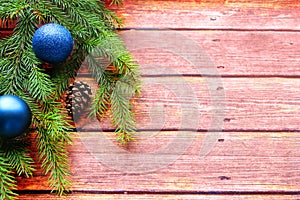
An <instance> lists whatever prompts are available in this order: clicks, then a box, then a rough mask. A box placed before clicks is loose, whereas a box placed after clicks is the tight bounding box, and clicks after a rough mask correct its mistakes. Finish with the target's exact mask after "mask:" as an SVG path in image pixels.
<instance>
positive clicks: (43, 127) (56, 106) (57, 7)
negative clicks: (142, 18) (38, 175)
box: [0, 0, 141, 199]
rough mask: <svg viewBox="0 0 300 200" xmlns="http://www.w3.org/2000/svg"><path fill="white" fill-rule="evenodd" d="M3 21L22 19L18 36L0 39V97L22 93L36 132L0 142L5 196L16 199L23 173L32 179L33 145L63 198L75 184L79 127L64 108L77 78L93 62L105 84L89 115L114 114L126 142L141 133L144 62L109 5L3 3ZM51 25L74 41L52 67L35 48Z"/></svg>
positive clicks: (41, 0)
mask: <svg viewBox="0 0 300 200" xmlns="http://www.w3.org/2000/svg"><path fill="white" fill-rule="evenodd" d="M122 2H123V1H122V0H112V1H111V3H112V4H118V5H121V4H122ZM0 20H1V21H3V22H5V21H7V20H14V21H16V22H17V23H16V27H15V28H14V31H13V34H12V35H11V36H10V37H7V38H4V39H1V40H0V81H1V84H0V94H1V95H3V94H14V95H18V96H20V97H21V98H23V99H24V100H25V101H26V102H27V104H28V105H29V106H30V109H31V111H32V127H31V130H35V131H31V133H30V134H29V133H28V134H24V135H23V136H20V137H18V138H16V139H12V140H9V141H6V140H2V139H0V190H1V191H0V192H1V194H0V199H14V198H15V197H16V194H15V193H14V192H13V190H14V189H16V183H15V178H14V177H15V176H16V175H24V176H25V177H30V176H32V175H33V171H34V161H33V159H32V158H31V156H30V153H29V152H30V150H29V149H32V147H31V145H32V144H36V149H37V151H38V157H39V161H40V162H41V163H42V165H41V166H42V168H43V170H44V173H45V174H48V175H49V181H50V186H51V188H52V189H53V190H55V191H57V193H58V194H60V195H61V194H63V193H64V192H66V191H68V190H69V189H70V184H71V183H70V180H69V178H68V177H69V176H70V171H69V162H68V151H67V149H66V147H67V146H68V145H70V144H71V142H72V139H71V130H72V126H71V125H70V124H71V122H70V120H69V117H68V115H67V110H66V109H65V108H64V107H63V105H62V104H61V103H60V101H61V99H62V96H63V94H64V93H65V91H66V90H67V88H68V86H69V83H70V80H72V79H74V78H75V77H76V75H77V71H78V69H79V68H80V67H81V66H82V65H83V63H86V64H87V65H88V69H89V70H90V72H91V74H92V75H93V77H94V78H95V80H96V81H97V83H98V85H99V88H98V90H97V91H96V94H95V96H94V100H93V103H92V105H91V110H90V114H91V116H94V117H97V118H98V119H100V118H101V117H103V116H104V115H106V114H110V116H111V120H112V124H113V125H114V126H115V127H116V131H115V132H116V134H117V136H118V137H117V139H118V140H119V141H120V143H122V144H125V143H127V142H129V141H131V140H133V135H134V133H135V121H134V117H133V114H132V111H131V108H132V102H131V98H132V96H133V95H137V94H139V92H140V89H141V88H140V86H141V82H140V74H139V69H138V65H137V64H136V62H135V60H134V59H133V58H132V57H131V55H130V54H129V52H128V51H127V49H126V47H125V46H124V44H123V42H122V40H121V39H120V38H119V36H118V35H117V34H116V33H115V32H114V31H115V29H116V28H117V27H119V26H121V25H122V20H121V19H120V18H118V17H117V16H116V15H115V13H114V12H112V11H110V10H108V9H107V8H106V7H105V2H104V1H99V0H74V1H69V0H38V1H37V0H0ZM49 22H53V23H58V24H61V25H63V26H65V27H66V28H67V29H69V31H70V32H71V34H72V36H73V39H74V49H73V53H72V55H71V56H70V57H69V58H68V60H67V61H66V62H63V63H59V64H56V65H55V66H53V68H52V69H51V70H47V69H45V68H44V67H43V66H44V65H45V63H43V62H41V61H40V60H39V59H37V58H36V57H35V55H34V52H33V50H32V45H31V40H32V36H33V34H34V32H35V30H36V29H37V28H38V27H39V26H40V25H41V24H45V23H49ZM84 61H86V62H84ZM109 110H111V111H110V112H108V111H109ZM28 138H31V139H32V138H34V141H33V142H28V141H31V140H30V139H28Z"/></svg>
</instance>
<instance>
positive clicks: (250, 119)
mask: <svg viewBox="0 0 300 200" xmlns="http://www.w3.org/2000/svg"><path fill="white" fill-rule="evenodd" d="M79 80H81V81H84V82H87V83H89V84H90V85H91V86H92V87H93V82H92V79H90V78H80V79H79ZM142 81H143V92H142V95H141V97H140V99H137V100H136V101H135V104H134V107H135V109H134V113H135V117H136V120H137V123H138V129H142V130H149V129H150V130H170V129H171V130H177V129H194V130H197V129H200V130H208V129H211V124H213V123H215V122H220V123H222V124H223V126H222V127H221V125H222V124H221V125H220V126H219V128H221V129H224V130H225V131H230V130H231V131H232V130H235V131H251V130H256V131H274V130H275V131H287V130H289V131H299V124H300V117H299V114H298V113H299V109H300V107H299V106H300V103H299V94H298V93H299V90H300V80H299V79H290V78H222V79H221V78H202V77H159V78H157V77H144V78H143V79H142ZM81 118H82V120H81V121H79V122H78V123H76V126H77V128H78V130H80V131H93V130H100V129H102V130H111V129H112V128H113V127H111V126H110V120H109V119H108V118H106V119H103V120H102V122H101V123H99V122H98V121H97V120H91V119H89V118H86V117H85V116H81Z"/></svg>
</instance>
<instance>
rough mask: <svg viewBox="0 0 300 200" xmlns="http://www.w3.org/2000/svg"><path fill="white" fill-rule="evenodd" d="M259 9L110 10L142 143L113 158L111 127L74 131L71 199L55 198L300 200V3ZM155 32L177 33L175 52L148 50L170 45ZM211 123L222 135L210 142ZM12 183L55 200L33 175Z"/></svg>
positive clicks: (167, 5)
mask: <svg viewBox="0 0 300 200" xmlns="http://www.w3.org/2000/svg"><path fill="white" fill-rule="evenodd" d="M259 2H260V1H250V0H239V1H225V0H217V1H213V2H212V1H206V0H205V1H192V0H185V1H179V0H172V1H171V0H170V1H169V0H168V1H157V0H154V1H142V0H135V1H134V0H125V3H124V7H121V8H116V7H114V8H113V9H115V11H116V12H117V13H118V15H119V16H121V17H123V18H124V19H125V21H124V22H125V27H123V28H122V29H121V32H120V34H121V36H122V37H123V38H124V40H125V43H126V45H127V46H128V48H129V49H130V51H131V52H132V53H133V55H134V56H135V58H136V59H137V60H138V62H139V64H140V65H141V72H142V75H143V83H144V86H143V93H142V95H141V98H140V99H137V100H135V111H134V112H135V115H136V119H137V122H138V128H139V130H140V132H139V133H138V135H137V136H136V137H137V142H136V143H132V144H130V145H129V146H127V147H120V146H118V145H117V143H116V142H115V141H114V140H115V137H114V136H113V133H112V132H110V131H111V130H112V127H111V126H110V123H109V120H108V119H104V120H103V121H102V122H101V123H98V122H95V121H92V120H89V119H83V120H81V122H79V123H78V124H77V126H78V128H79V130H80V131H81V132H78V133H76V134H75V135H74V145H73V146H72V147H70V152H71V153H70V162H71V172H72V182H73V193H72V194H70V195H69V196H67V197H65V198H62V199H300V197H299V195H300V190H299V188H300V171H299V166H300V152H299V151H298V149H299V148H300V135H299V131H300V130H299V122H300V118H299V114H300V113H299V106H300V104H299V95H298V92H299V89H300V81H299V75H300V68H299V64H300V57H299V55H300V54H299V53H300V52H299V47H300V43H299V39H300V34H299V31H300V30H299V28H300V26H299V22H300V20H299V17H300V12H299V3H298V1H297V0H279V1H274V0H267V1H264V3H263V4H262V3H259ZM133 29H134V30H133ZM161 29H169V30H168V32H169V33H171V34H175V36H176V37H175V38H174V44H175V45H174V46H171V47H170V46H169V47H167V48H163V47H164V45H163V44H165V43H168V42H170V41H172V38H170V39H168V38H167V37H165V38H163V39H162V40H158V41H157V40H156V42H155V40H154V39H155V38H156V37H158V36H167V35H163V34H164V33H166V32H160V31H161ZM164 31H166V30H164ZM174 31H175V33H174ZM159 34H162V35H159ZM178 34H179V35H180V36H178ZM132 36H139V37H136V38H135V39H134V40H132ZM177 36H178V37H177ZM151 45H152V46H151ZM178 45H181V48H182V49H184V50H186V49H188V47H189V45H193V47H195V48H196V50H197V51H193V49H191V50H187V52H183V54H181V53H182V52H180V51H178V50H176V48H174V47H177V46H178ZM197 52H198V53H199V54H201V55H202V56H203V55H204V57H201V55H200V58H199V54H196V53H197ZM197 59H198V60H197ZM191 60H192V61H194V62H191ZM195 62H196V64H195ZM199 68H200V71H199ZM79 80H83V81H87V82H89V83H90V84H91V85H92V86H93V83H92V82H91V79H90V78H89V77H84V76H83V77H80V78H79ZM178 91H179V92H178ZM180 91H181V92H180ZM223 108H224V109H223ZM213 121H219V122H220V124H219V125H220V126H222V129H223V131H222V132H219V131H218V132H213V131H209V130H210V129H211V127H210V125H211V124H213ZM101 130H103V131H101ZM213 134H216V135H215V137H216V140H215V141H210V142H211V144H210V146H211V147H212V148H211V149H209V151H208V152H207V153H208V154H207V155H206V156H204V157H202V156H200V152H201V150H202V148H203V146H204V144H203V141H205V138H206V137H207V136H210V135H213ZM33 153H34V152H33ZM153 156H154V157H153ZM147 167H148V168H149V170H147V169H148V168H147ZM134 169H136V171H137V172H135V173H134V172H133V171H134ZM143 170H144V171H143ZM18 183H19V189H20V191H21V196H20V199H45V198H48V199H57V197H56V196H54V195H49V194H48V193H49V192H50V190H49V188H48V187H47V177H46V176H43V175H42V173H41V171H40V170H38V171H37V172H36V173H35V177H34V178H32V179H25V178H19V179H18Z"/></svg>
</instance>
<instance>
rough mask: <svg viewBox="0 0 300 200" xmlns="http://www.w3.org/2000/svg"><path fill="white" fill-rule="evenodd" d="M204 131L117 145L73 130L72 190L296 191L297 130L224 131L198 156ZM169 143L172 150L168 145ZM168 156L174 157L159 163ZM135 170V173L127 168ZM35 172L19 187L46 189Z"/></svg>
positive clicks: (109, 137) (104, 136) (147, 136)
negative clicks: (74, 135) (204, 152)
mask: <svg viewBox="0 0 300 200" xmlns="http://www.w3.org/2000/svg"><path fill="white" fill-rule="evenodd" d="M205 134H213V133H204V132H178V131H161V132H160V131H157V132H150V131H148V132H141V133H139V134H138V135H137V137H138V138H137V143H132V144H131V145H130V146H128V147H127V148H126V149H124V148H123V149H122V148H119V147H118V146H117V144H116V143H115V141H114V140H115V137H114V136H113V133H111V132H105V133H102V132H99V133H95V132H94V133H92V132H88V133H78V134H77V136H76V137H75V141H74V146H73V147H72V148H70V151H71V154H70V160H71V164H72V165H71V166H72V180H73V189H74V190H75V191H76V190H80V191H81V190H83V191H87V192H88V191H93V192H97V191H108V192H112V193H114V192H115V193H118V192H120V191H128V192H130V191H140V192H141V193H143V192H145V193H147V192H148V193H149V192H154V193H155V192H173V193H174V192H179V193H180V191H181V192H199V193H201V192H209V191H211V192H220V191H221V192H222V191H223V192H233V191H235V192H245V191H246V192H251V191H252V192H253V191H257V192H270V193H272V192H278V191H283V192H284V191H285V192H293V191H298V189H299V186H300V185H299V183H300V173H299V165H300V159H299V157H300V153H299V151H298V150H297V149H299V148H300V136H299V134H298V133H293V132H280V133H278V132H268V133H266V132H249V133H245V132H224V133H220V135H219V136H218V140H217V142H216V143H215V144H214V147H213V149H212V150H211V152H210V153H209V154H208V155H207V156H206V157H201V156H199V152H200V150H201V148H202V145H203V144H202V142H203V140H204V137H205ZM168 145H171V146H168ZM171 147H172V148H173V150H172V149H171V150H170V149H168V148H171ZM176 149H177V150H178V149H179V150H180V151H177V150H176ZM118 152H119V153H118ZM155 152H156V153H155ZM147 153H154V154H150V156H149V154H147ZM115 158H118V159H117V160H115ZM169 158H172V159H174V161H173V162H165V163H164V160H166V159H169ZM139 159H140V160H139ZM168 161H169V160H168ZM139 164H141V165H142V166H141V165H139ZM151 167H153V168H151ZM135 168H136V171H137V172H133V171H131V170H132V169H135ZM143 169H144V171H143ZM148 169H149V170H148ZM138 171H140V172H138ZM35 175H37V176H35V177H34V178H32V179H25V178H24V179H19V181H18V184H19V187H20V189H21V190H45V189H48V188H47V186H46V181H45V180H46V177H43V176H40V172H39V171H38V172H36V174H35Z"/></svg>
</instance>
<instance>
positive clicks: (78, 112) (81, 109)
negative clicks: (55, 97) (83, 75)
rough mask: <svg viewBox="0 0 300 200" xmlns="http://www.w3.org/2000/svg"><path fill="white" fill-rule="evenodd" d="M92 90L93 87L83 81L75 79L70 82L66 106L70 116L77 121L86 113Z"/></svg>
mask: <svg viewBox="0 0 300 200" xmlns="http://www.w3.org/2000/svg"><path fill="white" fill-rule="evenodd" d="M91 95H92V90H91V87H90V86H89V85H88V84H87V83H85V82H82V81H75V82H74V83H72V84H70V86H69V88H68V90H67V92H66V108H67V109H68V114H69V116H71V117H72V119H73V120H74V121H75V122H77V121H79V120H80V117H81V116H82V115H83V114H84V113H85V111H86V108H87V107H89V105H90V102H91V97H90V96H91Z"/></svg>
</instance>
